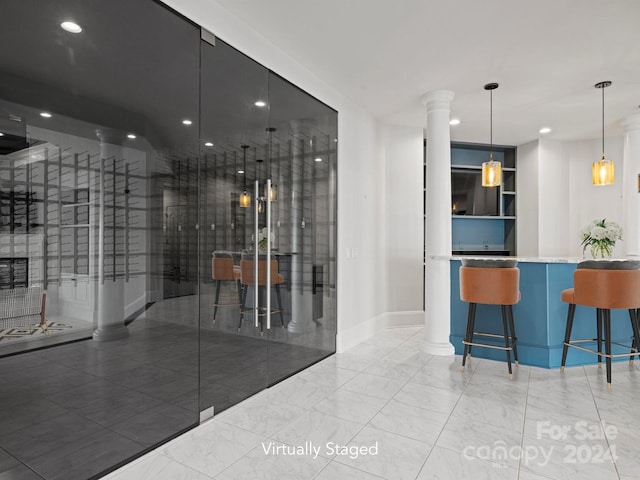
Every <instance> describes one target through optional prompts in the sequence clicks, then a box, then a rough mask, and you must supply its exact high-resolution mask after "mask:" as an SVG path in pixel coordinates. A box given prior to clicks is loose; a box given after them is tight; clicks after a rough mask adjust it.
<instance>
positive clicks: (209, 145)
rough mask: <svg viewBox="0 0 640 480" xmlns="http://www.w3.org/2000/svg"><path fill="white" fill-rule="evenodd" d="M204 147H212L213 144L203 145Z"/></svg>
mask: <svg viewBox="0 0 640 480" xmlns="http://www.w3.org/2000/svg"><path fill="white" fill-rule="evenodd" d="M204 146H205V147H213V143H211V142H207V143H205V144H204Z"/></svg>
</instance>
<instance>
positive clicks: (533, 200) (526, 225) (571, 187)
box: [517, 136, 625, 257]
mask: <svg viewBox="0 0 640 480" xmlns="http://www.w3.org/2000/svg"><path fill="white" fill-rule="evenodd" d="M605 149H606V154H607V158H608V159H613V160H614V161H615V168H616V182H615V184H614V185H610V186H594V185H593V184H592V183H591V164H592V163H593V162H594V161H596V160H599V159H600V157H601V155H602V151H601V150H602V143H601V140H599V139H597V140H584V141H573V142H563V141H553V140H547V139H543V140H537V141H534V142H530V143H527V144H525V145H522V146H519V147H518V164H517V167H518V169H517V181H518V185H517V188H518V194H517V201H518V210H517V218H518V255H519V256H527V257H529V256H534V257H535V256H541V257H544V256H550V257H581V256H582V247H581V246H580V241H581V239H580V237H579V234H578V232H579V231H580V229H581V228H582V227H584V226H585V225H587V224H588V223H590V222H592V221H593V220H596V219H602V218H606V219H607V220H613V221H615V222H618V223H619V224H620V225H623V221H624V217H623V199H622V183H623V182H622V179H623V178H624V176H625V175H624V170H623V163H622V153H623V137H622V136H616V137H610V138H607V139H605ZM623 252H624V247H623V244H622V243H621V242H618V245H616V248H615V249H614V251H613V256H614V257H622V256H623ZM587 256H588V252H587Z"/></svg>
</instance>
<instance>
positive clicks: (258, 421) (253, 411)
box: [219, 402, 306, 437]
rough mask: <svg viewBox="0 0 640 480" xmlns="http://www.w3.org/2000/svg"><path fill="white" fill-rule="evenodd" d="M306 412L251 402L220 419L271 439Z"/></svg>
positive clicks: (242, 404)
mask: <svg viewBox="0 0 640 480" xmlns="http://www.w3.org/2000/svg"><path fill="white" fill-rule="evenodd" d="M305 412H306V410H305V409H303V408H300V407H296V406H295V405H283V404H264V403H260V402H251V403H247V404H244V403H241V404H240V405H237V406H236V408H231V409H229V410H227V411H226V412H224V413H223V414H222V415H221V416H220V417H219V419H220V421H222V422H225V423H228V424H230V425H235V426H236V427H240V428H242V429H244V430H247V431H249V432H253V433H255V434H256V435H260V436H263V437H269V436H271V435H273V434H274V433H276V432H277V431H279V430H280V429H282V428H283V427H284V426H286V425H287V424H288V423H290V422H291V421H292V420H294V419H296V418H298V417H300V416H301V415H303V414H304V413H305Z"/></svg>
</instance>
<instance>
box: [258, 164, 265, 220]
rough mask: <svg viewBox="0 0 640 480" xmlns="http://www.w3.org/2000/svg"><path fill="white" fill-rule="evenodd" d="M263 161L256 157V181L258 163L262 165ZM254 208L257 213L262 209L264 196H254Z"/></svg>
mask: <svg viewBox="0 0 640 480" xmlns="http://www.w3.org/2000/svg"><path fill="white" fill-rule="evenodd" d="M263 161H264V160H262V159H261V158H256V178H257V179H258V182H260V165H262V162H263ZM256 208H257V209H258V213H262V212H263V211H264V197H261V196H258V198H256Z"/></svg>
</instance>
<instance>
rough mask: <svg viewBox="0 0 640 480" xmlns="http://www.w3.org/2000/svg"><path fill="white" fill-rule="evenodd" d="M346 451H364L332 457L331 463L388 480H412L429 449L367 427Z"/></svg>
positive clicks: (424, 445)
mask: <svg viewBox="0 0 640 480" xmlns="http://www.w3.org/2000/svg"><path fill="white" fill-rule="evenodd" d="M349 447H355V448H363V447H364V449H365V452H367V453H366V454H361V453H360V452H358V453H357V454H356V453H355V451H354V453H353V454H352V455H336V457H335V458H334V461H335V462H339V463H343V464H345V465H349V466H352V467H355V468H357V469H359V470H364V471H366V472H368V473H372V474H374V475H379V476H381V477H383V478H385V479H388V480H414V479H415V478H416V475H417V474H418V472H419V471H420V468H421V467H422V465H423V463H424V461H425V460H426V458H427V456H428V455H429V452H430V451H431V448H432V445H431V444H429V443H425V442H420V441H418V440H413V439H410V438H407V437H403V436H400V435H396V434H394V433H389V432H385V431H383V430H378V429H377V428H374V427H372V426H367V427H365V428H364V429H363V430H362V431H361V432H360V433H359V434H358V435H356V436H355V438H354V439H353V440H351V442H350V443H349Z"/></svg>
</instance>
